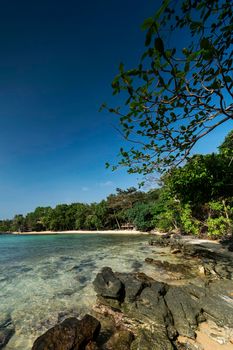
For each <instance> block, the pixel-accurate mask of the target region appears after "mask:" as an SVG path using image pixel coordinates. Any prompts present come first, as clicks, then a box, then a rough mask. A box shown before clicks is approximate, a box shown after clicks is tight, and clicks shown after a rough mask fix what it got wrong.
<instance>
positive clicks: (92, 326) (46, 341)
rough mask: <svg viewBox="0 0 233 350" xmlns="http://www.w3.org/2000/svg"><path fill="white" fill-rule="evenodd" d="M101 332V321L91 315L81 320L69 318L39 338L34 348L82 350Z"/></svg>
mask: <svg viewBox="0 0 233 350" xmlns="http://www.w3.org/2000/svg"><path fill="white" fill-rule="evenodd" d="M99 332H100V323H99V321H98V320H97V319H96V318H94V317H92V316H90V315H85V316H84V318H83V319H82V320H81V321H80V320H78V319H76V318H74V317H72V318H68V319H66V320H65V321H63V322H62V323H61V324H58V325H56V326H54V327H53V328H51V329H49V330H48V331H47V332H46V333H45V334H43V335H42V336H40V337H39V338H37V339H36V341H35V342H34V344H33V347H32V350H79V349H80V350H81V349H83V348H84V347H85V345H87V344H88V343H89V342H90V341H92V340H94V341H95V339H96V338H97V336H98V334H99Z"/></svg>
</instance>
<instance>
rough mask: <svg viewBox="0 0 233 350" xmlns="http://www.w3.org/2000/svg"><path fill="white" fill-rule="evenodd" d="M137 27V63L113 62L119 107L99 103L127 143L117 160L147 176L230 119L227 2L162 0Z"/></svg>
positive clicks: (232, 10)
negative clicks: (141, 33) (140, 48)
mask: <svg viewBox="0 0 233 350" xmlns="http://www.w3.org/2000/svg"><path fill="white" fill-rule="evenodd" d="M143 29H144V30H145V31H146V40H145V46H146V49H145V52H144V53H143V55H142V58H141V60H140V62H139V65H138V66H137V67H134V68H132V69H125V67H124V65H123V64H120V67H119V74H118V75H117V76H116V77H115V79H114V80H113V82H112V88H113V94H119V93H123V98H125V105H124V106H123V107H122V108H120V107H117V108H109V107H107V106H106V105H104V107H107V108H108V110H109V111H110V112H111V113H114V114H116V115H117V116H118V117H119V124H120V126H119V132H120V133H121V134H122V135H123V137H124V138H125V139H126V140H128V141H130V142H131V147H129V148H126V149H123V148H121V150H120V160H119V163H118V166H119V165H120V166H122V165H123V166H126V167H128V171H129V172H130V173H143V174H149V173H152V172H154V171H155V170H157V171H164V170H166V169H167V168H169V167H170V166H174V165H177V164H180V163H181V162H182V161H184V160H185V159H187V158H188V156H189V155H190V152H191V150H192V148H193V146H194V145H195V144H196V143H197V142H198V141H199V140H200V139H201V138H203V137H205V136H206V135H207V134H209V133H210V132H212V131H213V130H215V129H216V128H218V126H220V125H222V124H224V123H226V122H229V121H232V120H233V103H232V100H233V99H232V98H233V89H232V88H233V77H232V72H233V64H232V63H233V47H232V43H233V40H232V32H233V3H232V1H230V0H177V1H172V0H164V1H163V4H162V6H161V8H160V9H159V10H158V11H157V12H156V14H155V15H154V16H153V17H150V18H148V19H147V20H145V22H144V24H143ZM107 165H108V164H107ZM113 168H114V169H115V168H116V166H113Z"/></svg>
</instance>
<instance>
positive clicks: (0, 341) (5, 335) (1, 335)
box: [0, 327, 14, 349]
mask: <svg viewBox="0 0 233 350" xmlns="http://www.w3.org/2000/svg"><path fill="white" fill-rule="evenodd" d="M13 334H14V328H13V327H6V328H2V329H1V328H0V349H3V348H4V346H5V345H6V344H7V343H8V342H9V340H10V338H11V337H12V336H13Z"/></svg>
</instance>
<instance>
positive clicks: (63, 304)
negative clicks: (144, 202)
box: [0, 234, 174, 350]
mask: <svg viewBox="0 0 233 350" xmlns="http://www.w3.org/2000/svg"><path fill="white" fill-rule="evenodd" d="M156 249H157V254H158V255H159V254H163V259H164V258H167V259H170V258H171V256H170V255H169V253H168V252H167V253H166V250H164V248H163V249H162V250H161V249H158V248H155V247H150V246H149V245H148V237H146V236H132V235H131V236H128V235H121V236H120V235H106V234H104V235H94V234H93V235H81V234H80V235H49V236H45V235H38V236H30V235H25V236H23V235H19V236H15V235H2V236H0V325H1V323H2V322H3V321H4V320H5V319H7V318H8V317H11V319H12V322H13V325H14V327H15V334H14V336H13V337H12V338H11V340H10V341H9V343H8V344H7V345H6V347H5V350H13V349H14V350H15V349H17V350H29V349H31V346H32V343H33V341H34V340H35V339H36V338H37V337H38V336H39V335H41V334H42V333H44V332H45V331H46V330H47V329H48V328H50V327H51V326H53V325H54V324H55V323H57V322H58V321H59V320H61V319H63V318H64V317H68V316H71V315H75V316H77V317H79V316H80V317H81V316H83V314H84V313H86V312H88V310H89V309H90V308H91V306H92V305H93V303H94V302H95V292H94V290H93V287H92V281H93V279H94V278H95V276H96V273H97V272H99V270H100V269H101V268H102V267H103V266H111V267H112V269H113V270H114V271H121V272H128V271H143V272H146V273H147V274H149V275H151V274H153V273H155V268H154V267H153V268H152V267H151V266H148V265H147V264H145V263H144V259H145V257H147V256H148V255H149V254H150V253H151V254H152V252H153V254H154V252H155V251H156ZM166 254H167V255H166ZM157 258H158V256H157ZM173 259H174V258H173ZM157 273H159V271H157Z"/></svg>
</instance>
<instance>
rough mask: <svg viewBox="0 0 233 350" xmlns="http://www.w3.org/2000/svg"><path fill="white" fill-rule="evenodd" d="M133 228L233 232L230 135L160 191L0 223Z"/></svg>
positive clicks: (43, 210)
mask: <svg viewBox="0 0 233 350" xmlns="http://www.w3.org/2000/svg"><path fill="white" fill-rule="evenodd" d="M127 224H128V225H131V226H133V227H135V228H136V229H138V230H142V231H150V230H153V229H157V230H161V231H165V232H168V231H176V232H181V233H184V234H194V235H208V236H222V235H225V234H231V233H232V227H233V131H231V132H230V133H229V135H228V136H227V137H226V139H225V140H224V142H223V144H222V145H221V146H220V147H219V152H218V153H212V154H207V155H199V154H197V155H194V156H193V157H192V158H190V159H189V160H188V161H187V162H186V164H185V165H183V166H182V167H178V168H177V167H176V168H172V169H170V170H169V171H167V172H166V173H165V174H164V175H163V176H162V177H161V178H160V188H155V189H152V190H150V191H148V192H143V191H141V190H137V189H136V188H135V187H131V188H128V189H126V190H122V189H120V188H117V189H116V193H114V194H111V195H109V196H108V197H107V198H106V200H102V201H101V202H100V203H91V204H84V203H72V204H69V205H68V204H59V205H57V206H56V207H55V208H54V209H52V208H51V207H38V208H36V209H35V210H34V212H31V213H28V214H27V215H25V216H23V215H15V217H14V218H13V219H12V220H1V221H0V232H11V231H21V232H24V231H38V232H40V231H43V230H51V231H60V230H62V231H63V230H107V229H120V228H122V227H123V226H124V227H125V226H127Z"/></svg>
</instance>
